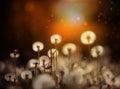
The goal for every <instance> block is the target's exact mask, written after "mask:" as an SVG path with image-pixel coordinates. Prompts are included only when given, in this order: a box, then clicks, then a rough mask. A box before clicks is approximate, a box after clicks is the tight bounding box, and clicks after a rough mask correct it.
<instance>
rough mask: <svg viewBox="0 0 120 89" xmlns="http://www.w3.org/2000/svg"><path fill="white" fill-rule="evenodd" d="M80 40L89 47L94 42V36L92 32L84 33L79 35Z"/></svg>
mask: <svg viewBox="0 0 120 89" xmlns="http://www.w3.org/2000/svg"><path fill="white" fill-rule="evenodd" d="M80 40H81V42H82V43H83V44H85V45H90V44H92V43H93V42H94V41H95V40H96V35H95V33H94V32H92V31H85V32H83V33H82V34H81V37H80Z"/></svg>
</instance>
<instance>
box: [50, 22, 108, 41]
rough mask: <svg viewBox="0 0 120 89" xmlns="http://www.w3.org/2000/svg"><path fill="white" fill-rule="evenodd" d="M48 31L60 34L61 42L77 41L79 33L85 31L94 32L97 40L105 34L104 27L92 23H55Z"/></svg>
mask: <svg viewBox="0 0 120 89" xmlns="http://www.w3.org/2000/svg"><path fill="white" fill-rule="evenodd" d="M50 30H52V33H58V34H60V35H61V36H62V37H63V40H75V39H78V38H79V37H80V35H81V33H82V32H84V31H87V30H90V31H93V32H95V34H96V35H97V38H98V39H99V38H101V37H102V35H103V34H102V33H106V32H105V27H104V26H99V25H97V24H95V23H92V22H83V23H82V24H80V25H76V24H72V23H69V22H56V23H53V24H52V25H51V29H50Z"/></svg>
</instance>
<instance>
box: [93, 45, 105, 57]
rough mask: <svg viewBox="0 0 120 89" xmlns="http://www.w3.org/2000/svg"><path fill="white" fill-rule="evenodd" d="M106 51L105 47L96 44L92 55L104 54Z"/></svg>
mask: <svg viewBox="0 0 120 89" xmlns="http://www.w3.org/2000/svg"><path fill="white" fill-rule="evenodd" d="M103 53H104V48H103V46H101V45H98V46H95V47H93V48H92V49H91V55H92V56H93V57H99V56H102V55H103Z"/></svg>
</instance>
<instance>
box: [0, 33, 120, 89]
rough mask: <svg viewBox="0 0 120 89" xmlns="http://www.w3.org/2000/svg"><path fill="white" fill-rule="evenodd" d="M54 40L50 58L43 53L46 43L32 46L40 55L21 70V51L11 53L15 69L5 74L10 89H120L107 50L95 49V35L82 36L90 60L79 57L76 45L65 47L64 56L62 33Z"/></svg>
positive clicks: (119, 82)
mask: <svg viewBox="0 0 120 89" xmlns="http://www.w3.org/2000/svg"><path fill="white" fill-rule="evenodd" d="M50 40H51V43H52V44H54V47H53V48H51V49H49V50H48V53H47V54H48V55H41V54H40V53H41V51H42V50H43V49H44V44H43V43H42V42H40V41H37V42H34V43H33V44H32V49H33V50H34V51H35V52H37V54H38V56H37V58H33V59H30V60H29V61H28V64H27V65H26V66H25V67H24V68H17V65H16V60H17V59H18V58H19V57H20V54H19V52H18V50H14V52H12V53H10V57H11V58H12V59H14V67H15V70H14V72H9V73H6V74H5V75H4V79H5V80H6V82H7V83H8V89H22V88H23V89H56V88H58V89H68V88H70V89H74V88H76V89H83V88H84V89H88V88H89V89H93V88H94V89H111V87H116V88H120V76H115V75H114V73H113V72H112V71H111V69H110V68H109V66H108V64H107V63H104V60H105V58H104V53H105V48H104V47H103V46H101V45H97V46H94V47H92V46H91V44H93V43H94V42H95V40H96V35H95V33H94V32H92V31H85V32H83V33H82V34H81V36H80V40H81V42H82V43H83V44H84V45H87V46H88V53H89V56H88V57H87V58H86V60H85V58H83V57H82V56H81V55H80V54H79V53H80V52H79V50H78V49H79V48H78V46H77V45H76V44H75V43H66V44H65V45H63V47H62V53H63V54H60V52H59V49H58V45H59V43H60V42H61V41H62V37H61V36H60V35H59V34H54V35H52V36H51V38H50ZM83 59H84V60H83ZM4 68H5V65H4V63H2V62H1V70H0V71H3V69H4ZM17 86H22V87H21V88H20V87H17ZM11 87H12V88H11Z"/></svg>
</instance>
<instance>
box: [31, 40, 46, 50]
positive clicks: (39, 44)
mask: <svg viewBox="0 0 120 89" xmlns="http://www.w3.org/2000/svg"><path fill="white" fill-rule="evenodd" d="M43 48H44V44H43V43H42V42H39V41H37V42H34V43H33V44H32V49H33V50H34V51H35V52H38V51H41V50H43Z"/></svg>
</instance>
